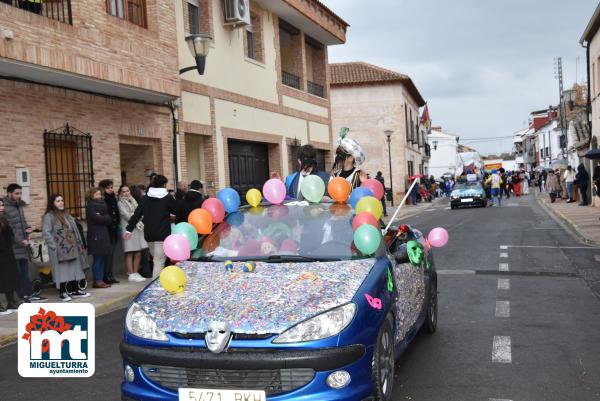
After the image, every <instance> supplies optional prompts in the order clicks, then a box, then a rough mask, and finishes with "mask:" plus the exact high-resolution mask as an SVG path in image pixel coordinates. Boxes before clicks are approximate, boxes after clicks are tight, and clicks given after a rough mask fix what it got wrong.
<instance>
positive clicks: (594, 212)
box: [538, 195, 600, 245]
mask: <svg viewBox="0 0 600 401" xmlns="http://www.w3.org/2000/svg"><path fill="white" fill-rule="evenodd" d="M538 200H539V201H540V202H541V203H542V204H543V205H544V206H546V208H547V209H548V210H550V211H551V212H553V213H554V214H555V215H556V216H558V217H559V218H561V219H562V220H564V221H565V222H567V223H568V224H569V225H570V226H571V227H573V229H575V231H577V232H578V233H579V235H581V236H582V237H583V238H585V239H586V240H587V241H588V242H591V243H594V244H597V245H600V220H599V219H600V208H598V207H594V206H579V205H578V204H577V203H566V202H565V201H563V200H557V201H556V202H555V203H551V202H550V200H549V199H548V198H546V197H542V196H540V195H538Z"/></svg>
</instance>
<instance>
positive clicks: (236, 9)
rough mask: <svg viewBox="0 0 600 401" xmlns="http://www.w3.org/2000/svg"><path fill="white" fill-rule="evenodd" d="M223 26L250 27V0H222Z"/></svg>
mask: <svg viewBox="0 0 600 401" xmlns="http://www.w3.org/2000/svg"><path fill="white" fill-rule="evenodd" d="M223 17H224V18H225V25H233V26H244V25H250V0H223Z"/></svg>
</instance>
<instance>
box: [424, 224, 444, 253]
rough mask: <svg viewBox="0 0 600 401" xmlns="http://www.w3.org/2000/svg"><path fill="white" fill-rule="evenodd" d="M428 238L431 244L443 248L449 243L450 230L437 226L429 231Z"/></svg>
mask: <svg viewBox="0 0 600 401" xmlns="http://www.w3.org/2000/svg"><path fill="white" fill-rule="evenodd" d="M427 240H428V241H429V244H430V245H431V246H433V247H436V248H441V247H443V246H444V245H446V244H447V243H448V231H446V230H445V229H444V228H442V227H436V228H434V229H432V230H431V231H430V232H429V235H428V236H427Z"/></svg>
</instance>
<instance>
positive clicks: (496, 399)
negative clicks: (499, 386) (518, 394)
mask: <svg viewBox="0 0 600 401" xmlns="http://www.w3.org/2000/svg"><path fill="white" fill-rule="evenodd" d="M488 401H512V400H509V399H506V398H490V399H489V400H488Z"/></svg>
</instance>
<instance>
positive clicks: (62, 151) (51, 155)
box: [44, 124, 94, 218]
mask: <svg viewBox="0 0 600 401" xmlns="http://www.w3.org/2000/svg"><path fill="white" fill-rule="evenodd" d="M44 155H45V162H46V192H47V195H48V197H50V195H52V194H60V195H62V196H63V198H64V200H65V210H67V211H68V212H69V213H70V214H71V215H72V216H73V217H77V218H83V217H84V216H85V205H86V201H85V193H86V191H87V190H88V189H90V188H91V187H93V186H94V164H93V158H92V136H91V135H90V134H88V133H84V132H82V131H80V130H78V129H76V128H73V127H71V126H69V124H66V125H65V126H64V127H61V128H58V129H55V130H52V131H46V130H45V131H44Z"/></svg>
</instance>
